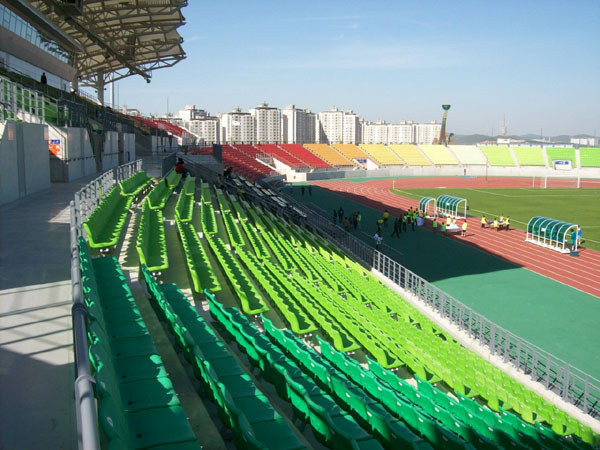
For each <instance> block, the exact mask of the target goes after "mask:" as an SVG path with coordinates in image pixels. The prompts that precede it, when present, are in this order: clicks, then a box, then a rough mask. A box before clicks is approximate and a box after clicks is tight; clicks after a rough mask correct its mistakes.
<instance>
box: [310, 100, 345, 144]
mask: <svg viewBox="0 0 600 450" xmlns="http://www.w3.org/2000/svg"><path fill="white" fill-rule="evenodd" d="M343 129H344V112H343V111H341V110H339V109H337V108H336V107H335V106H334V107H333V108H331V109H330V110H329V111H323V112H320V113H319V130H318V131H317V132H316V134H317V135H318V138H319V139H318V140H319V142H322V143H324V144H340V143H342V142H343V139H344V134H343Z"/></svg>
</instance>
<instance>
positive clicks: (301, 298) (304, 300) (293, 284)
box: [264, 261, 360, 352]
mask: <svg viewBox="0 0 600 450" xmlns="http://www.w3.org/2000/svg"><path fill="white" fill-rule="evenodd" d="M264 266H265V267H266V268H267V270H268V271H269V272H270V273H271V275H272V276H273V277H274V278H275V279H276V280H277V281H278V282H279V284H280V285H281V286H283V288H284V289H285V290H286V291H287V292H288V294H289V295H290V296H291V298H293V299H295V300H296V302H297V304H298V305H299V307H301V308H302V309H303V310H304V311H305V312H306V314H307V315H308V316H309V317H310V318H311V319H312V320H313V321H314V323H316V324H318V326H319V329H320V331H321V332H323V333H325V334H326V335H327V336H328V337H329V339H331V340H332V342H333V343H334V345H335V348H337V349H338V350H341V351H346V352H350V351H354V350H357V349H358V348H360V346H359V345H358V344H357V343H356V341H355V340H354V338H352V336H350V335H349V334H348V333H347V332H346V331H345V330H344V329H343V328H342V327H341V326H340V325H339V324H338V323H337V322H336V321H335V320H334V319H333V318H332V317H331V315H330V314H329V313H328V312H327V310H325V309H324V308H323V306H322V305H321V304H320V303H319V302H318V301H317V299H316V298H313V297H311V296H310V295H309V293H307V292H306V291H305V290H304V289H303V287H302V285H300V284H299V282H298V280H299V279H300V278H290V277H289V275H288V273H286V272H285V271H284V270H283V269H282V268H281V267H279V266H277V265H275V264H273V263H271V262H270V261H265V263H264Z"/></svg>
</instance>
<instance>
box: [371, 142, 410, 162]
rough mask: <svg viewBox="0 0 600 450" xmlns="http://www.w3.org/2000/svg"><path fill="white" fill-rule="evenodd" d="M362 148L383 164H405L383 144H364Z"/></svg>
mask: <svg viewBox="0 0 600 450" xmlns="http://www.w3.org/2000/svg"><path fill="white" fill-rule="evenodd" d="M361 148H362V149H363V150H364V151H365V152H367V153H368V154H369V155H371V157H372V158H373V159H375V161H377V162H378V163H379V164H381V165H384V166H397V165H402V166H403V165H404V161H402V159H400V158H399V157H398V156H397V155H396V154H395V153H394V152H392V151H391V150H390V149H389V148H388V147H386V146H385V145H383V144H363V145H361Z"/></svg>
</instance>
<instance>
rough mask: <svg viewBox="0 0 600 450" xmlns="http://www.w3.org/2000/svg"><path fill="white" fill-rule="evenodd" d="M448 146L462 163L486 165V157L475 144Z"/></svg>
mask: <svg viewBox="0 0 600 450" xmlns="http://www.w3.org/2000/svg"><path fill="white" fill-rule="evenodd" d="M448 148H449V149H450V150H451V151H452V152H453V153H454V155H455V156H456V157H457V158H458V161H459V162H460V163H461V164H462V165H486V164H487V159H485V155H484V154H483V153H482V151H481V150H480V149H479V148H478V147H477V146H475V145H450V146H448Z"/></svg>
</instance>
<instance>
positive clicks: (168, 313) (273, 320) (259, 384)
mask: <svg viewBox="0 0 600 450" xmlns="http://www.w3.org/2000/svg"><path fill="white" fill-rule="evenodd" d="M132 178H133V177H132ZM141 182H142V180H141V179H140V181H139V182H138V183H141ZM161 184H163V183H159V185H161ZM186 185H187V186H188V187H189V186H191V184H190V183H186ZM235 185H236V184H235V183H232V187H233V186H235ZM188 187H186V188H182V189H181V191H180V192H179V194H178V196H179V199H175V198H172V199H170V201H171V202H177V203H178V204H179V203H180V202H181V196H188V195H193V189H192V188H188ZM200 190H201V193H202V195H201V198H202V202H201V203H202V205H203V207H204V206H205V205H206V206H209V207H210V209H213V210H214V209H215V208H216V204H215V203H214V202H215V201H216V202H217V204H218V209H219V210H220V211H221V214H220V215H218V216H215V215H214V214H213V215H207V216H205V215H204V214H202V219H201V221H200V222H197V223H196V224H193V223H192V222H189V221H188V222H185V223H184V222H183V221H182V217H183V216H176V219H175V220H176V222H177V226H178V229H179V230H180V233H185V236H187V237H186V238H185V239H183V237H182V241H181V242H179V241H178V240H177V239H174V240H173V239H172V240H170V241H169V242H167V245H166V246H164V248H161V247H160V246H158V247H157V249H156V250H155V254H156V255H163V256H162V257H163V258H166V257H167V256H166V255H167V248H168V250H169V251H170V252H171V251H175V252H177V253H180V252H181V251H182V248H183V252H184V253H185V254H186V259H187V261H188V268H189V271H190V277H191V278H192V279H193V278H194V275H196V276H197V277H198V278H197V280H198V284H200V287H195V288H194V291H195V292H202V291H201V287H202V286H206V289H208V290H206V291H204V294H205V296H206V299H207V300H208V305H209V310H210V315H211V317H212V319H209V318H208V317H206V316H203V315H202V314H201V313H200V312H198V310H197V309H196V308H195V307H194V306H193V304H190V303H189V297H188V296H186V295H185V294H184V292H183V291H185V290H186V289H187V286H188V283H190V284H191V282H186V281H185V279H183V278H181V277H179V280H180V281H179V282H178V283H177V285H175V284H169V282H168V280H169V279H172V277H173V273H170V272H169V271H167V272H166V273H164V274H163V275H162V277H166V280H165V281H166V282H163V283H159V282H158V280H157V279H156V278H155V277H154V276H153V274H152V273H151V270H147V269H146V267H145V265H142V266H141V270H142V275H143V279H142V281H143V283H144V284H145V286H146V292H148V296H147V297H146V296H143V297H137V298H136V302H135V303H134V302H133V296H132V293H131V291H130V290H128V288H125V289H124V290H119V288H118V286H119V285H118V283H116V280H118V279H119V278H121V279H122V278H123V277H124V272H123V271H122V269H121V268H120V267H119V263H118V261H117V258H116V257H95V256H94V255H93V254H92V253H91V252H90V250H89V249H88V248H87V244H86V242H85V240H83V239H82V238H79V241H78V247H79V257H80V261H81V274H82V276H83V281H84V288H85V289H84V291H83V292H84V296H83V302H84V304H85V305H86V308H88V309H89V310H90V319H89V324H88V327H89V330H90V339H91V340H90V343H89V345H90V349H91V352H90V354H91V355H92V367H93V369H94V370H93V374H94V376H95V377H96V379H97V380H98V381H99V382H100V381H101V382H102V389H101V391H100V399H99V401H100V414H101V415H102V414H103V413H104V412H105V411H107V410H109V409H110V411H111V414H113V415H116V416H118V417H120V419H119V420H120V425H119V426H118V427H115V426H113V425H112V423H109V422H106V421H104V420H101V421H100V423H101V431H102V433H106V435H107V438H108V439H109V440H110V444H111V446H112V445H116V442H125V443H128V445H132V444H133V442H136V441H137V440H138V439H143V442H144V444H145V445H156V444H158V443H161V444H163V445H171V446H172V445H176V444H177V445H179V444H183V443H186V446H187V445H191V443H192V442H194V441H195V438H196V436H194V434H193V432H192V431H191V430H192V429H193V427H192V423H191V419H190V421H188V420H186V417H185V415H184V414H183V412H182V406H181V404H180V403H179V400H178V397H177V396H176V394H175V389H174V388H173V383H171V382H170V380H169V377H168V375H167V373H170V367H169V366H168V364H167V362H163V361H162V359H161V358H160V353H161V352H157V350H156V348H155V347H153V346H152V345H151V342H152V341H151V340H149V338H148V336H149V334H150V335H153V334H154V331H150V327H148V326H147V325H146V324H145V323H144V322H143V320H142V319H141V317H140V315H139V313H137V312H136V307H135V305H136V303H137V304H143V303H149V304H151V305H152V307H153V308H154V309H155V310H156V311H157V312H158V313H159V314H158V317H159V318H160V320H161V321H162V322H163V323H164V324H165V327H166V328H167V330H168V331H169V333H170V334H171V335H172V339H173V341H174V344H173V346H174V347H173V349H174V350H175V351H177V352H178V353H180V354H181V356H182V357H181V361H183V363H184V364H186V365H187V366H188V367H189V373H193V374H194V376H195V377H196V378H197V379H198V381H199V382H200V384H201V385H202V386H203V390H204V391H205V392H207V393H209V394H210V395H209V397H208V398H210V399H211V400H210V401H212V402H214V404H215V405H216V408H217V416H218V417H219V419H220V421H221V423H223V424H224V425H225V426H226V427H227V428H230V429H231V430H232V433H233V442H234V444H235V445H236V446H237V447H238V448H247V446H248V442H254V444H253V445H255V446H260V445H268V446H269V447H268V448H302V447H304V446H306V445H307V444H308V446H311V442H312V441H311V440H312V439H315V440H316V441H315V442H318V443H320V444H324V445H326V446H328V447H332V448H338V447H341V446H347V445H349V446H350V447H352V446H358V447H362V446H368V447H369V448H390V447H392V446H400V447H401V448H402V447H404V446H411V447H416V448H430V447H433V448H448V447H449V446H451V447H452V448H471V447H470V446H474V447H476V448H480V447H485V448H494V447H497V446H500V447H504V448H507V447H508V448H512V447H517V448H520V447H522V446H528V447H529V448H537V447H550V448H559V447H560V448H568V449H576V448H591V447H590V445H591V444H594V443H595V442H596V439H597V437H596V436H595V435H594V434H593V432H592V430H591V429H590V428H589V427H588V426H586V425H584V424H582V423H581V422H579V421H578V420H576V419H574V418H573V417H571V416H569V415H567V414H566V413H565V412H563V411H562V410H561V409H559V408H557V407H556V406H554V405H553V404H552V403H549V402H548V401H547V400H545V399H544V398H543V397H541V396H539V395H538V394H536V393H534V392H533V391H531V390H529V389H528V388H527V387H525V386H524V385H523V384H521V383H519V382H518V381H516V380H515V379H513V378H511V377H510V376H508V375H507V374H506V373H504V372H503V371H501V370H499V369H498V368H497V367H495V366H493V365H492V364H490V363H489V362H488V361H487V360H486V359H484V358H482V357H480V356H478V355H476V354H475V353H472V352H471V351H469V350H467V349H465V348H464V347H462V346H461V345H460V344H459V343H458V342H457V341H455V340H454V339H453V338H452V337H451V336H450V335H449V334H448V333H447V332H446V331H444V330H443V329H441V328H440V327H439V326H438V325H437V324H436V323H434V322H432V321H431V320H430V319H429V318H428V317H426V316H425V315H423V314H422V313H420V312H419V311H418V310H417V309H416V308H414V306H412V305H411V304H410V303H408V302H406V301H405V300H404V299H403V297H402V296H401V295H398V294H397V293H395V292H394V291H393V290H391V289H389V288H388V287H386V286H385V285H384V284H382V283H381V282H380V281H379V280H378V279H377V278H375V277H374V276H373V275H372V274H371V273H370V272H369V271H367V270H366V269H365V268H364V267H363V266H361V265H360V264H358V263H357V262H356V261H355V260H354V259H353V258H352V257H350V255H348V254H346V253H344V252H343V251H342V250H341V249H340V248H339V247H337V246H336V245H332V243H331V242H328V241H327V240H325V239H324V238H323V237H322V235H320V234H317V233H315V232H314V230H310V229H308V228H304V227H302V226H299V225H297V224H295V223H293V222H292V221H288V220H287V219H286V217H285V216H284V215H278V216H275V215H274V214H273V213H271V212H270V211H269V209H265V208H263V206H261V204H263V205H264V206H266V205H267V204H268V201H267V200H265V198H267V197H269V195H265V194H266V193H267V190H265V192H264V193H263V194H262V195H261V196H260V197H256V196H255V195H252V196H251V197H250V198H251V199H252V200H251V201H239V200H238V199H236V198H234V197H233V196H230V195H228V194H227V193H226V192H225V191H223V190H221V189H219V188H215V187H214V186H211V185H210V183H207V182H206V181H204V182H202V183H201V187H200ZM250 193H251V191H250V190H248V191H247V194H250ZM108 198H109V197H107V199H108ZM261 199H262V200H261ZM282 200H283V199H281V200H280V201H282ZM284 201H285V200H284ZM144 204H145V202H144ZM100 208H102V209H106V208H104V207H103V203H101V205H100ZM163 208H164V207H163ZM107 211H108V213H109V214H110V208H109V209H108V210H107ZM119 211H120V210H119ZM289 211H290V208H289V207H287V206H286V207H279V208H278V210H277V212H278V214H285V213H286V212H289ZM292 216H293V214H290V217H292ZM211 217H212V218H211ZM209 218H210V224H209V222H207V221H208V220H209ZM314 223H316V222H314ZM196 226H201V228H202V229H204V230H208V229H213V232H214V234H211V235H205V236H203V237H201V238H198V234H197V233H196V232H195V227H196ZM136 228H137V229H136ZM184 230H185V231H184ZM147 231H148V228H147V227H146V228H144V226H143V225H142V224H140V226H139V227H138V226H136V225H135V223H132V225H131V232H132V233H134V235H135V234H136V233H137V234H138V239H140V237H139V236H140V233H147ZM159 233H160V232H159ZM120 234H121V237H120V238H121V239H122V235H123V234H124V232H121V233H120ZM182 236H183V235H182ZM189 239H194V240H195V242H196V243H195V244H194V245H195V246H192V245H191V242H192V241H190V240H189ZM158 242H163V241H162V240H159V241H158ZM194 248H196V249H198V250H199V251H196V252H195V253H193V251H194ZM229 248H231V251H230V250H229ZM371 251H372V250H371ZM209 253H211V254H212V255H213V256H214V259H212V260H211V259H209V258H207V254H209ZM168 259H170V260H173V257H172V256H169V257H168ZM140 264H141V262H140ZM199 265H203V266H204V267H205V269H204V271H202V273H204V274H206V276H205V278H204V279H202V280H201V279H200V278H199V276H201V275H200V273H199V272H198V269H197V267H198V266H199ZM133 269H134V270H137V264H132V270H133ZM169 270H170V269H169ZM290 273H293V275H294V276H293V277H290V276H289V274H290ZM217 279H227V280H228V284H227V285H223V284H222V283H221V285H220V286H219V285H216V284H215V280H217ZM95 280H101V281H95ZM110 280H113V281H112V282H111V281H110ZM211 286H212V288H211ZM259 286H261V288H260V289H259V288H258V287H259ZM110 289H112V291H111V290H110ZM212 289H214V290H212ZM340 289H341V291H340ZM105 291H106V292H105ZM216 292H218V293H216ZM341 293H343V298H342V296H340V294H341ZM121 297H122V298H123V299H129V300H127V301H125V300H124V303H123V305H122V307H121V308H119V309H115V307H114V306H111V305H114V304H118V300H117V299H118V298H121ZM364 299H369V302H370V303H369V305H368V306H367V305H366V304H365V303H364ZM115 302H117V303H115ZM258 314H261V316H260V318H259V319H258V323H259V324H261V327H263V328H264V332H263V331H261V330H260V329H259V328H257V327H256V326H255V323H256V319H254V320H250V319H249V318H248V317H247V315H250V316H256V315H258ZM117 318H119V320H118V321H117ZM126 320H129V322H126ZM276 324H279V325H276ZM415 324H416V326H415ZM282 326H283V327H284V328H289V330H293V331H289V330H281V329H280V328H281V327H282ZM317 330H319V331H320V333H319V334H320V336H319V338H318V339H316V340H313V339H312V338H311V337H310V334H311V333H314V332H315V331H317ZM109 336H110V337H112V339H110V338H109ZM125 336H136V338H135V340H134V341H132V339H133V338H132V337H129V338H125ZM299 336H304V339H301V338H300V337H299ZM123 339H129V341H127V342H130V344H129V345H128V346H125V345H124V342H122V340H123ZM228 340H232V341H233V342H234V343H235V344H237V346H238V348H240V349H241V351H242V353H241V354H240V355H243V358H240V355H237V356H236V354H237V352H238V351H237V350H235V347H234V346H231V345H228V344H227V342H228ZM307 342H311V345H310V346H309V345H307ZM134 344H135V345H134ZM314 344H316V348H318V349H319V350H320V353H318V352H317V351H316V350H315V347H313V345H314ZM359 349H361V351H364V352H365V353H366V354H367V361H368V366H369V367H368V369H366V368H365V367H362V366H361V365H360V364H359V363H358V361H356V360H355V359H354V358H352V357H351V356H348V355H347V354H345V353H347V352H353V351H356V350H359ZM117 352H118V354H119V357H118V358H117V357H116V355H117ZM123 352H126V353H125V354H124V353H123ZM442 354H443V355H444V357H443V358H440V357H439V355H442ZM151 357H154V359H153V360H151V359H150V358H151ZM123 358H125V359H123ZM124 361H127V362H129V363H130V365H125V364H124ZM150 361H152V362H150ZM246 361H247V362H246ZM134 362H135V363H136V364H143V366H144V368H145V369H142V368H136V366H133V364H134ZM104 366H106V367H109V369H104V370H101V367H104ZM398 368H400V369H401V372H398V373H403V374H404V375H403V376H398V374H397V373H394V372H392V370H393V369H398ZM253 369H254V370H258V371H260V373H261V375H262V376H261V377H259V378H254V377H250V376H248V374H249V373H250V372H251V371H252V370H253ZM142 370H146V372H141V371H142ZM140 373H142V374H145V375H140ZM150 374H154V375H150ZM121 376H127V377H131V376H134V378H133V380H132V381H131V382H129V383H127V384H125V385H123V384H119V382H118V381H117V380H118V379H119V377H121ZM143 377H147V378H143ZM142 379H143V380H145V381H143V382H142V381H141V380H142ZM136 380H139V381H136ZM159 382H160V385H161V386H162V387H161V388H159V387H158V386H159ZM442 385H443V386H445V389H450V391H451V392H452V393H453V395H452V396H448V395H447V394H446V392H445V390H441V389H440V388H439V386H442ZM269 386H272V387H269ZM142 388H145V389H149V393H147V394H146V395H144V396H139V395H136V392H138V391H136V389H142ZM265 389H271V391H272V392H273V395H274V396H273V395H271V396H266V395H264V394H263V392H265ZM104 392H106V394H104ZM143 392H147V391H143ZM115 399H123V400H120V401H121V403H117V401H116V400H115ZM475 399H476V400H477V401H475ZM197 401H201V400H200V399H198V400H197ZM204 401H207V400H204ZM479 402H482V403H483V404H485V405H486V407H482V406H481V405H480V403H479ZM120 404H127V405H128V406H127V407H126V408H123V409H119V408H120V406H119V405H120ZM283 404H287V405H288V407H292V408H293V409H294V410H295V411H300V412H301V414H300V415H298V416H297V417H298V418H300V420H302V421H303V422H305V424H306V428H305V429H304V430H305V431H304V432H300V431H299V430H298V429H296V428H295V427H290V426H289V424H288V422H287V421H286V420H285V419H284V418H283V417H281V416H280V415H279V413H277V412H274V411H275V409H277V410H278V411H281V410H282V408H281V405H283ZM277 405H279V406H277ZM357 405H362V406H361V407H360V408H358V407H357ZM508 405H510V408H509V406H508ZM507 409H508V410H507ZM141 411H143V412H144V416H140V417H138V416H136V415H135V413H136V412H141ZM142 417H143V418H144V420H141V419H142ZM375 419H376V420H375ZM156 420H160V421H163V422H164V426H161V427H155V424H156ZM540 421H543V422H544V423H545V425H540V423H539V422H540ZM140 436H141V437H140ZM566 436H569V437H566ZM187 443H190V444H187ZM186 448H187V447H186Z"/></svg>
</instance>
